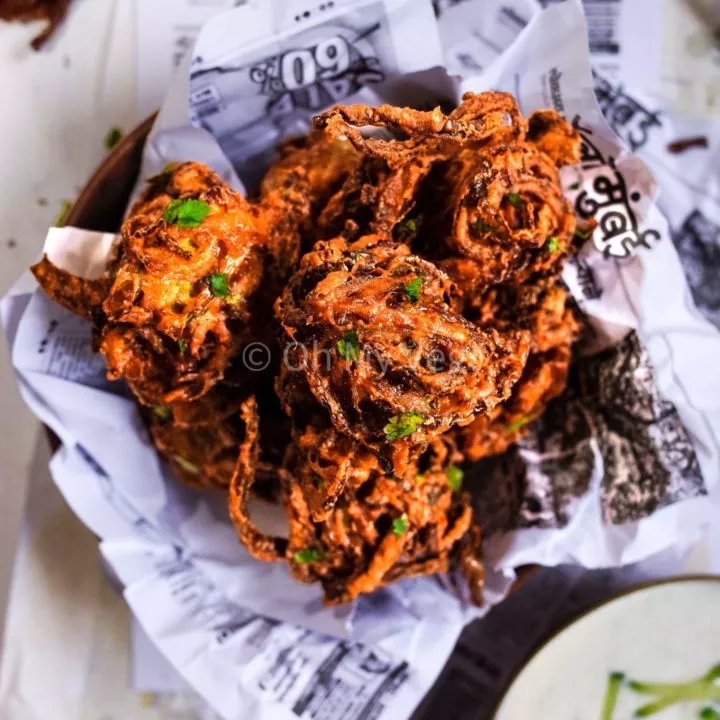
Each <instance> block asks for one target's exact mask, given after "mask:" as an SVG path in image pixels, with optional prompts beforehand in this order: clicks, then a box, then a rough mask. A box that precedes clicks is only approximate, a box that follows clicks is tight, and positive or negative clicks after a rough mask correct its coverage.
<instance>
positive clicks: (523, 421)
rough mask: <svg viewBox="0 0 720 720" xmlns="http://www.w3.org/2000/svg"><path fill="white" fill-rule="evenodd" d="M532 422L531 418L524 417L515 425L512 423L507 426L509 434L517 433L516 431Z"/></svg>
mask: <svg viewBox="0 0 720 720" xmlns="http://www.w3.org/2000/svg"><path fill="white" fill-rule="evenodd" d="M531 420H532V418H531V417H524V418H520V419H519V420H516V421H515V422H514V423H511V424H510V425H508V426H507V431H508V432H515V431H516V430H519V429H520V428H521V427H523V426H525V425H527V424H528V423H529V422H530V421H531Z"/></svg>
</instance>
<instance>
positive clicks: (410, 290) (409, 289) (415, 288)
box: [405, 276, 423, 303]
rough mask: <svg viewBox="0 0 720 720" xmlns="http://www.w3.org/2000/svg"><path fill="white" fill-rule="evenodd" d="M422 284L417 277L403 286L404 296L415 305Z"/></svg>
mask: <svg viewBox="0 0 720 720" xmlns="http://www.w3.org/2000/svg"><path fill="white" fill-rule="evenodd" d="M422 284H423V279H422V278H421V277H419V276H418V277H416V278H415V279H414V280H411V281H410V282H409V283H408V284H407V285H406V286H405V295H407V299H408V300H409V301H410V302H411V303H416V302H417V301H418V300H419V299H420V288H421V287H422Z"/></svg>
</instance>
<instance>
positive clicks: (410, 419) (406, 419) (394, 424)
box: [383, 412, 425, 442]
mask: <svg viewBox="0 0 720 720" xmlns="http://www.w3.org/2000/svg"><path fill="white" fill-rule="evenodd" d="M424 422H425V417H424V416H423V415H421V414H420V413H417V412H409V413H403V414H402V415H395V416H394V417H391V418H390V422H389V423H388V424H387V425H386V426H385V427H384V428H383V432H384V433H385V436H386V437H387V440H388V442H392V441H393V440H400V439H402V438H406V437H407V436H408V435H412V434H413V433H414V432H415V431H416V430H417V429H418V428H419V427H420V426H421V425H422V424H423V423H424Z"/></svg>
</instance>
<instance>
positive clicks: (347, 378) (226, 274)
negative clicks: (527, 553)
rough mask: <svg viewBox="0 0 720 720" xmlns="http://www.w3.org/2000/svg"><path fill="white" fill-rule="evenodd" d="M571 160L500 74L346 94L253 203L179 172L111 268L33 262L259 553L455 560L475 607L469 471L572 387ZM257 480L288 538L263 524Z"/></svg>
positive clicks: (574, 148)
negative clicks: (479, 84)
mask: <svg viewBox="0 0 720 720" xmlns="http://www.w3.org/2000/svg"><path fill="white" fill-rule="evenodd" d="M365 126H375V127H376V128H382V130H374V131H373V132H372V133H371V135H370V136H368V133H367V132H363V131H362V128H363V127H365ZM579 155H580V138H579V136H578V134H577V133H576V132H575V130H573V128H572V127H571V126H570V125H568V123H566V122H565V121H564V120H563V119H562V118H561V117H560V116H558V115H557V114H556V113H555V112H553V111H542V112H535V113H533V114H532V115H531V116H530V117H529V118H528V119H527V120H526V119H525V118H524V117H523V116H522V115H521V114H520V112H519V110H518V107H517V104H516V102H515V100H514V99H513V98H512V97H511V96H510V95H507V94H504V93H494V92H492V93H483V94H467V95H465V96H464V97H463V100H462V103H461V105H460V106H459V107H457V108H456V109H455V110H454V111H452V112H450V113H449V114H445V113H443V112H442V111H441V110H440V109H439V108H437V109H435V110H433V111H430V112H424V111H418V110H412V109H408V108H396V107H392V106H386V105H382V106H379V107H367V106H347V107H336V108H333V109H332V110H329V111H328V112H326V113H324V114H322V115H320V116H318V117H316V118H315V119H314V129H313V131H312V133H311V134H310V135H309V136H308V137H303V138H301V139H298V140H295V141H292V142H289V143H286V144H285V145H283V146H282V147H281V148H279V159H278V160H277V161H276V162H275V163H274V164H273V165H272V167H271V168H270V170H269V171H268V172H267V174H266V176H265V178H264V180H263V182H262V184H261V186H260V188H259V190H258V192H257V194H256V195H257V196H256V197H255V198H254V199H250V200H249V199H246V198H245V197H243V196H241V195H240V194H238V193H237V192H235V191H234V190H232V189H231V188H230V187H228V185H226V184H225V183H224V182H223V181H222V180H221V179H220V178H219V177H218V176H217V175H216V174H215V173H213V172H212V171H211V170H209V169H208V168H206V167H205V166H203V165H200V164H198V163H193V162H190V163H184V164H180V165H176V166H173V167H168V168H167V169H166V171H165V172H164V173H163V174H161V175H159V176H157V177H155V178H153V179H152V180H151V181H150V182H149V184H148V186H147V188H146V189H145V191H144V194H143V195H142V197H141V199H140V200H139V201H138V202H137V203H136V204H135V206H134V207H133V208H132V211H131V213H130V215H129V217H128V219H127V221H126V222H125V224H124V225H123V227H122V234H121V239H120V242H119V245H118V252H117V254H116V257H115V258H114V259H113V260H112V261H111V263H110V266H109V268H108V271H107V273H106V274H105V275H104V277H102V278H101V279H99V280H95V281H89V280H83V279H80V278H77V277H73V276H71V275H69V274H68V273H66V272H64V271H63V270H60V269H59V268H57V267H55V266H53V265H52V264H51V263H50V262H49V260H48V259H47V258H44V259H43V260H42V262H40V263H39V264H38V265H36V266H35V267H34V268H33V270H34V273H35V275H36V277H37V279H38V280H39V282H40V284H41V285H42V287H43V288H44V289H45V290H46V291H47V292H48V294H49V295H50V296H51V297H52V298H53V299H54V300H55V301H57V302H58V303H60V304H61V305H63V306H65V307H67V308H68V309H70V310H72V311H73V312H75V313H78V314H82V315H84V316H85V317H87V318H88V319H89V320H91V321H92V323H93V328H94V338H95V342H96V345H97V348H98V350H99V351H100V352H101V353H102V354H103V355H104V357H105V359H106V361H107V364H108V368H109V377H110V378H111V379H123V380H124V381H125V382H126V383H127V384H128V385H129V387H130V389H131V390H132V392H133V393H134V395H135V396H136V398H137V400H138V402H139V404H140V406H141V408H142V412H143V415H144V417H145V418H146V420H147V423H148V426H149V429H150V433H151V435H152V438H153V440H154V443H155V445H156V446H157V448H158V450H159V452H160V453H161V454H162V456H163V457H164V458H165V459H166V460H167V461H168V462H169V463H170V465H171V466H172V468H173V469H174V471H175V473H176V474H177V475H178V476H179V477H180V478H182V479H183V480H184V481H186V482H189V483H192V484H193V485H196V486H201V487H207V486H214V487H219V488H223V489H225V490H226V491H227V492H228V496H229V508H230V514H231V517H232V520H233V522H234V524H235V526H236V527H237V531H238V535H239V537H240V540H241V541H242V543H243V544H244V545H245V546H246V547H247V548H248V550H249V551H250V552H251V553H252V554H253V555H254V556H255V557H257V558H259V559H261V560H265V561H286V562H287V563H288V565H289V567H290V571H291V573H292V574H293V576H294V577H295V578H297V579H298V580H300V581H302V582H320V583H321V585H322V588H323V591H324V596H325V601H326V602H327V603H328V604H335V603H340V602H345V601H348V600H351V599H353V598H355V597H357V596H358V595H359V594H361V593H368V592H371V591H372V590H374V589H376V588H378V587H380V586H382V585H385V584H387V583H389V582H392V581H394V580H397V579H399V578H403V577H413V576H419V575H428V574H432V573H437V572H445V571H448V570H450V569H455V568H458V567H459V568H461V569H462V570H463V571H464V572H465V574H466V576H467V578H468V580H469V586H470V590H471V594H472V597H473V598H474V599H475V600H476V601H480V599H481V590H482V582H483V566H482V562H481V559H480V540H481V534H480V529H479V527H478V526H477V523H476V522H475V521H474V520H473V510H472V506H471V502H470V497H469V494H468V493H467V492H464V491H463V490H462V479H463V467H465V468H467V463H468V462H472V461H475V460H478V459H480V458H482V457H484V456H487V455H492V454H496V453H501V452H503V451H505V450H506V449H507V448H508V447H509V446H510V445H511V444H512V443H514V442H516V441H517V440H518V439H519V438H520V437H521V436H522V434H523V433H524V432H526V431H527V429H528V426H529V424H530V423H531V422H532V421H533V420H534V419H536V418H537V417H538V416H539V415H540V414H542V412H543V410H544V408H545V406H546V405H547V403H548V402H549V401H550V400H551V399H552V398H554V397H556V396H557V395H558V394H559V393H560V392H561V391H562V389H563V388H564V385H565V382H566V377H567V371H568V366H569V363H570V358H571V350H572V345H573V342H574V341H575V339H576V337H577V334H578V323H577V321H576V319H575V317H574V311H573V309H572V308H571V307H570V303H569V302H568V295H567V292H566V290H565V289H564V286H563V285H562V284H561V282H560V280H559V273H560V271H561V269H562V266H563V263H564V261H565V260H566V258H567V257H568V256H569V255H571V254H572V253H573V252H575V250H576V249H577V248H578V247H579V245H580V244H582V241H583V240H585V239H587V237H588V232H589V230H591V227H589V226H588V223H586V222H585V223H583V224H581V225H580V226H578V225H577V221H576V217H575V215H574V213H573V210H572V208H571V206H570V205H569V203H568V202H567V201H566V200H565V198H564V197H563V193H562V190H561V187H560V181H559V176H558V167H559V166H561V165H567V164H574V163H577V162H578V161H579ZM251 491H253V492H256V493H257V494H259V495H261V496H263V497H265V498H269V499H271V500H273V501H275V502H278V503H280V504H281V505H282V507H283V509H284V512H285V515H286V516H287V520H288V525H289V529H288V534H287V536H286V537H273V536H268V535H267V534H265V533H263V532H262V531H261V530H260V529H259V528H258V527H257V526H256V524H255V523H253V520H252V518H251V517H250V513H249V511H248V500H249V497H250V494H251Z"/></svg>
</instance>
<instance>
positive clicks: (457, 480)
mask: <svg viewBox="0 0 720 720" xmlns="http://www.w3.org/2000/svg"><path fill="white" fill-rule="evenodd" d="M463 474H464V473H463V471H462V470H461V469H460V468H459V467H458V466H457V465H448V469H447V481H448V485H449V486H450V489H451V490H452V491H453V492H459V491H460V488H462V481H463Z"/></svg>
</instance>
